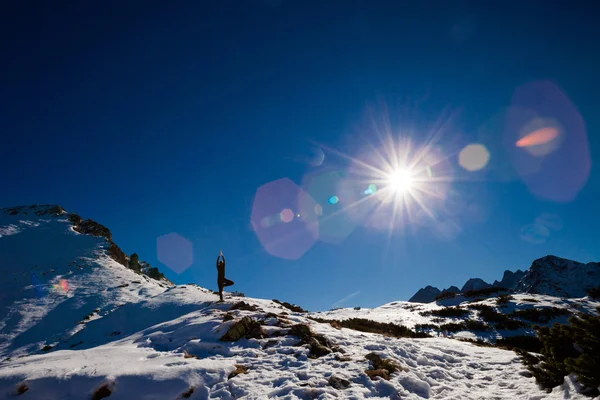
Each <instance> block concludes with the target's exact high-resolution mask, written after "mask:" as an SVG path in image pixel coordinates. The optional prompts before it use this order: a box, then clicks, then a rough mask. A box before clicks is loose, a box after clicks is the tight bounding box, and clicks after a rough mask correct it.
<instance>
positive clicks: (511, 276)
mask: <svg viewBox="0 0 600 400" xmlns="http://www.w3.org/2000/svg"><path fill="white" fill-rule="evenodd" d="M523 276H525V271H521V270H520V269H518V270H516V271H515V272H512V271H509V270H506V271H504V275H503V276H502V280H501V281H494V283H492V286H494V287H501V288H506V289H514V288H516V286H517V284H518V283H519V281H520V280H521V279H523Z"/></svg>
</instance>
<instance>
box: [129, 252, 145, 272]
mask: <svg viewBox="0 0 600 400" xmlns="http://www.w3.org/2000/svg"><path fill="white" fill-rule="evenodd" d="M129 269H132V270H134V271H135V272H140V270H141V269H142V267H141V266H140V257H139V256H138V255H137V253H133V254H132V255H131V257H130V258H129Z"/></svg>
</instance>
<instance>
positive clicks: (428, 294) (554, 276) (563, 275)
mask: <svg viewBox="0 0 600 400" xmlns="http://www.w3.org/2000/svg"><path fill="white" fill-rule="evenodd" d="M599 285H600V263H594V262H591V263H588V264H583V263H580V262H577V261H572V260H568V259H566V258H560V257H556V256H553V255H548V256H545V257H542V258H539V259H537V260H535V261H534V262H533V263H532V264H531V267H530V268H529V269H528V270H527V271H521V270H520V269H518V270H516V271H514V272H513V271H509V270H506V271H504V276H503V277H502V280H501V281H497V280H496V281H494V283H493V284H492V285H490V284H489V283H487V282H485V281H484V280H483V279H480V278H471V279H469V280H468V281H467V282H466V283H465V284H464V285H463V287H462V289H461V290H460V291H458V290H456V291H453V290H450V289H451V288H454V287H455V286H452V287H451V288H449V289H446V290H440V289H438V288H436V287H434V286H431V285H428V286H427V287H425V288H422V289H420V290H419V291H417V293H415V295H414V296H412V297H411V298H410V299H409V300H408V301H410V302H414V303H431V302H432V301H434V300H435V298H436V297H437V296H439V295H440V294H442V293H443V292H454V293H459V292H460V293H465V292H469V291H476V290H482V289H487V288H492V287H497V288H504V289H508V290H512V291H515V292H520V293H534V294H545V295H550V296H556V297H569V298H580V297H585V296H586V290H588V289H591V288H594V287H597V286H599Z"/></svg>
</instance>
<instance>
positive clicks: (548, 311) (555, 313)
mask: <svg viewBox="0 0 600 400" xmlns="http://www.w3.org/2000/svg"><path fill="white" fill-rule="evenodd" d="M570 314H571V312H570V311H569V310H567V309H564V308H558V307H551V308H549V307H546V308H541V307H538V308H525V309H522V310H516V311H514V312H513V313H512V314H510V315H512V316H514V317H517V318H523V319H526V320H528V321H533V322H548V321H550V320H551V319H553V318H556V317H560V316H565V315H570Z"/></svg>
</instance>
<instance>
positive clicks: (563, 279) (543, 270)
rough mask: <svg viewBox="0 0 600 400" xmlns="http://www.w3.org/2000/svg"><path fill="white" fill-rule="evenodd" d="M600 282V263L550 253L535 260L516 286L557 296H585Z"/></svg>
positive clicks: (519, 289)
mask: <svg viewBox="0 0 600 400" xmlns="http://www.w3.org/2000/svg"><path fill="white" fill-rule="evenodd" d="M599 285H600V263H595V262H590V263H587V264H583V263H580V262H577V261H573V260H568V259H566V258H560V257H556V256H553V255H548V256H545V257H542V258H539V259H537V260H535V261H534V262H533V263H532V264H531V267H530V268H529V269H528V270H527V271H526V272H525V275H524V276H523V278H522V279H521V280H520V281H519V283H518V284H517V286H516V290H517V291H519V292H524V293H536V294H547V295H551V296H557V297H584V296H585V295H586V290H587V289H591V288H593V287H597V286H599Z"/></svg>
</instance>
